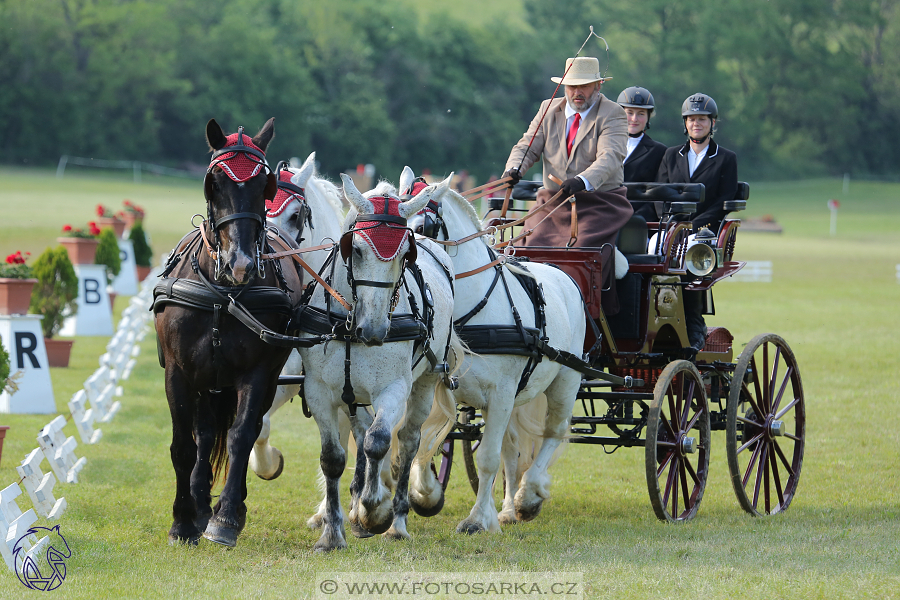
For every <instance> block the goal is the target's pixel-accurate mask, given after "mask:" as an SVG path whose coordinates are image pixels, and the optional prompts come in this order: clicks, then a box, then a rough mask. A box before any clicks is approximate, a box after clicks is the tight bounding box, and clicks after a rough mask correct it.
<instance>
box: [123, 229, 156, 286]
mask: <svg viewBox="0 0 900 600" xmlns="http://www.w3.org/2000/svg"><path fill="white" fill-rule="evenodd" d="M128 239H130V240H131V244H132V245H133V246H134V263H135V264H136V265H137V275H138V281H143V280H144V279H146V278H147V275H149V274H150V266H151V261H152V260H153V250H152V249H151V248H150V244H148V243H147V234H145V233H144V226H143V224H142V223H141V222H140V221H138V222H136V223H135V224H134V227H132V228H131V231H130V232H129V234H128Z"/></svg>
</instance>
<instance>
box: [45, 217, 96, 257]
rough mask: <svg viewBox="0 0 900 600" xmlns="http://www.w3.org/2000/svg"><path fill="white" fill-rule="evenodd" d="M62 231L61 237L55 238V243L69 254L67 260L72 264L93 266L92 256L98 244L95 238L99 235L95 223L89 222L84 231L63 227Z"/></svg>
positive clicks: (69, 226)
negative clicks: (60, 245)
mask: <svg viewBox="0 0 900 600" xmlns="http://www.w3.org/2000/svg"><path fill="white" fill-rule="evenodd" d="M62 231H63V236H62V237H58V238H56V241H57V242H59V243H60V244H62V246H63V248H65V249H66V252H68V253H69V260H70V261H72V264H75V265H92V264H94V254H95V253H96V252H97V244H99V240H98V239H97V236H98V235H100V228H99V227H97V223H96V222H94V221H91V222H90V223H88V226H87V228H86V229H81V228H75V227H72V226H71V225H64V226H63V228H62Z"/></svg>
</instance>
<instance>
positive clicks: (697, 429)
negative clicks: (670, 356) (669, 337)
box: [644, 360, 710, 522]
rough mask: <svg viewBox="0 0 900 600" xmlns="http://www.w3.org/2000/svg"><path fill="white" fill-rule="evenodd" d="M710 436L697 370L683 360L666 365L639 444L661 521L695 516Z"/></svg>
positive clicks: (701, 494) (687, 518)
mask: <svg viewBox="0 0 900 600" xmlns="http://www.w3.org/2000/svg"><path fill="white" fill-rule="evenodd" d="M709 432H710V427H709V406H708V404H707V402H706V394H705V392H704V388H703V382H702V380H701V379H700V373H699V372H698V371H697V367H695V366H694V365H693V364H692V363H690V362H688V361H686V360H677V361H674V362H671V363H669V365H668V366H667V367H666V368H665V369H664V370H663V372H662V373H661V374H660V376H659V379H658V380H657V382H656V387H655V388H654V389H653V403H652V404H651V405H650V413H649V414H648V416H647V439H646V442H645V445H644V450H645V456H646V466H647V487H648V489H649V492H650V503H651V504H652V505H653V512H655V513H656V516H657V517H659V519H660V520H661V521H669V522H680V521H687V520H689V519H692V518H693V517H694V515H696V514H697V509H698V508H699V506H700V500H701V499H702V498H703V490H704V489H705V488H706V479H707V476H708V475H709V449H710V443H709V442H710V437H709Z"/></svg>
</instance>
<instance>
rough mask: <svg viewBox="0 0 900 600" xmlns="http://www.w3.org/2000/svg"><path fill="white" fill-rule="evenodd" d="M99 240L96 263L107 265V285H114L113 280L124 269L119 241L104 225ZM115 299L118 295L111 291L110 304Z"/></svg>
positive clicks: (95, 257)
mask: <svg viewBox="0 0 900 600" xmlns="http://www.w3.org/2000/svg"><path fill="white" fill-rule="evenodd" d="M99 242H100V243H99V244H98V245H97V253H96V255H95V256H94V263H95V264H98V265H106V285H112V282H113V281H114V280H115V278H116V276H117V275H118V274H119V272H120V271H121V270H122V258H121V255H120V254H119V242H117V241H116V234H115V233H114V232H113V230H112V229H110V228H109V227H104V228H103V230H102V231H101V232H100V238H99ZM115 299H116V295H115V294H114V293H112V292H110V294H109V303H110V305H112V303H113V302H114V301H115Z"/></svg>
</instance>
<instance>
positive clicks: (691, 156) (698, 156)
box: [688, 144, 709, 177]
mask: <svg viewBox="0 0 900 600" xmlns="http://www.w3.org/2000/svg"><path fill="white" fill-rule="evenodd" d="M707 150H709V144H707V145H706V147H705V148H704V149H703V150H701V151H700V152H696V153H695V152H694V148H693V147H689V148H688V168H689V169H690V171H691V177H693V176H694V171H696V170H697V165H699V164H700V162H701V161H702V160H703V158H704V157H705V156H706V151H707Z"/></svg>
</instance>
